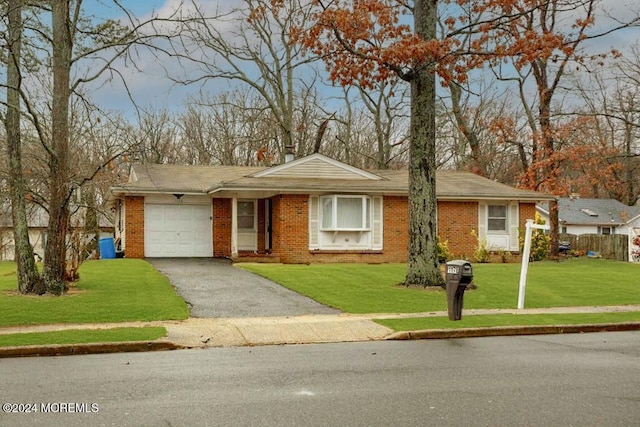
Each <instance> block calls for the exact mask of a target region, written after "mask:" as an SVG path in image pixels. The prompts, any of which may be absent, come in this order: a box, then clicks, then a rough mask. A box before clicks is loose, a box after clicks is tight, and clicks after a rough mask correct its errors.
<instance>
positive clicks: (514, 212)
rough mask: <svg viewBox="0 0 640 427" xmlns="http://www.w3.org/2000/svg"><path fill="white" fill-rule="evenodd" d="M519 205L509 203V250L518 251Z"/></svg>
mask: <svg viewBox="0 0 640 427" xmlns="http://www.w3.org/2000/svg"><path fill="white" fill-rule="evenodd" d="M519 226H520V204H519V203H518V202H517V201H516V202H510V203H509V250H511V251H516V252H517V251H519V250H520V240H519V234H520V230H519V229H518V228H519Z"/></svg>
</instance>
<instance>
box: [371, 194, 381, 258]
mask: <svg viewBox="0 0 640 427" xmlns="http://www.w3.org/2000/svg"><path fill="white" fill-rule="evenodd" d="M372 201H373V206H372V208H373V209H372V214H373V221H372V233H373V235H372V236H371V237H372V239H371V249H376V250H380V249H382V241H383V239H382V237H383V236H382V233H383V228H384V227H383V224H384V221H383V218H384V217H383V214H382V197H373V198H372Z"/></svg>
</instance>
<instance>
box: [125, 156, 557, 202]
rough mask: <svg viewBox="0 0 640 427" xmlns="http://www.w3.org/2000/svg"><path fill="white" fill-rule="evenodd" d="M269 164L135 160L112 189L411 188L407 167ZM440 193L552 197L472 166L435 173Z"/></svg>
mask: <svg viewBox="0 0 640 427" xmlns="http://www.w3.org/2000/svg"><path fill="white" fill-rule="evenodd" d="M265 169H267V168H265V167H247V166H189V165H149V164H147V165H134V166H133V167H132V172H133V174H132V177H133V178H134V179H133V180H131V181H130V182H128V183H126V184H123V185H120V186H117V187H113V188H112V194H113V195H116V196H117V195H122V194H144V193H196V194H197V193H202V194H207V193H216V192H224V191H242V190H246V191H265V192H271V193H276V194H277V193H288V192H294V193H308V192H326V191H335V192H350V193H362V192H366V193H369V194H376V193H377V194H399V195H401V194H407V193H408V188H409V174H408V171H407V170H375V171H368V172H371V173H374V174H376V175H378V176H380V177H382V178H383V179H378V180H363V179H359V180H350V179H331V178H327V177H324V178H321V179H317V178H315V179H314V178H309V177H301V178H292V177H287V178H281V177H280V178H279V177H271V176H264V177H252V176H250V175H252V174H254V173H257V172H259V171H263V170H265ZM436 183H437V184H436V194H437V196H438V198H440V199H457V200H477V199H505V200H530V201H541V200H551V199H552V198H553V197H552V196H548V195H546V194H543V193H538V192H534V191H528V190H520V189H516V188H513V187H510V186H508V185H504V184H501V183H498V182H495V181H492V180H490V179H487V178H483V177H480V176H478V175H475V174H472V173H468V172H454V171H443V172H438V173H437V178H436Z"/></svg>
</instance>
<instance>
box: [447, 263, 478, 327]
mask: <svg viewBox="0 0 640 427" xmlns="http://www.w3.org/2000/svg"><path fill="white" fill-rule="evenodd" d="M446 279H447V306H448V312H449V320H460V319H462V300H463V297H464V291H465V289H467V285H468V284H470V283H471V281H472V280H473V267H472V266H471V263H470V262H468V261H465V260H462V259H456V260H453V261H449V262H448V263H447V275H446Z"/></svg>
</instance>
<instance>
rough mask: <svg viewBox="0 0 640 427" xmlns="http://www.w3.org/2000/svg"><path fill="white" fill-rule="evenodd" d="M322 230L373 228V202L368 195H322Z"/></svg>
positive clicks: (363, 229)
mask: <svg viewBox="0 0 640 427" xmlns="http://www.w3.org/2000/svg"><path fill="white" fill-rule="evenodd" d="M320 203H321V215H322V221H321V230H323V231H340V230H345V231H360V230H362V231H365V230H369V229H370V228H371V225H370V221H371V219H370V217H371V206H370V205H371V204H370V199H369V197H367V196H343V195H331V196H322V197H321V198H320Z"/></svg>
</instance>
